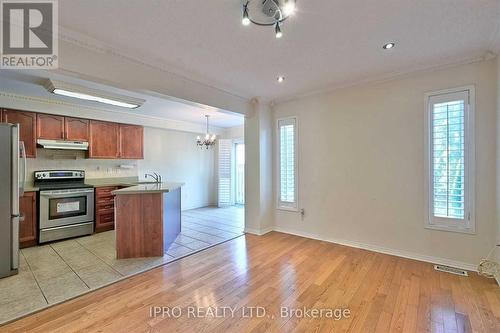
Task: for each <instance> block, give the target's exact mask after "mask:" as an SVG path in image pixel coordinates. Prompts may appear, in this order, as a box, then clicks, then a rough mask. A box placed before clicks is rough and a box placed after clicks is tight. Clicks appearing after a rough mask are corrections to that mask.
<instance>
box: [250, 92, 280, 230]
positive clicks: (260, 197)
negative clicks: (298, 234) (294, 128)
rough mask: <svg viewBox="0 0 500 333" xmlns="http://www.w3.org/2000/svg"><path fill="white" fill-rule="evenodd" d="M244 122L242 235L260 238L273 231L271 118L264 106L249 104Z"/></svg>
mask: <svg viewBox="0 0 500 333" xmlns="http://www.w3.org/2000/svg"><path fill="white" fill-rule="evenodd" d="M252 104H253V109H254V111H253V113H252V115H251V116H247V117H246V118H245V231H246V232H249V233H253V234H263V233H266V232H268V231H270V230H271V229H272V228H273V220H274V216H273V214H272V205H273V197H272V193H273V188H272V183H273V182H272V115H271V110H270V108H269V106H268V105H266V104H263V103H260V102H259V101H258V100H257V99H255V100H254V101H253V103H252Z"/></svg>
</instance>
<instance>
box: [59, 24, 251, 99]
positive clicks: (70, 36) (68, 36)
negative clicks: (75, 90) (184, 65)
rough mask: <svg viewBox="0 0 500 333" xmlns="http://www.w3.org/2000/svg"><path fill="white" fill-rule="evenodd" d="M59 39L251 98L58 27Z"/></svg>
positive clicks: (183, 71) (177, 69) (223, 91)
mask: <svg viewBox="0 0 500 333" xmlns="http://www.w3.org/2000/svg"><path fill="white" fill-rule="evenodd" d="M59 39H60V40H61V41H64V42H67V43H70V44H73V45H75V46H79V47H82V48H85V49H87V50H90V51H94V52H98V53H101V54H108V55H113V56H116V57H120V58H123V59H126V60H128V61H131V62H134V63H137V64H140V65H143V66H146V67H150V68H153V69H155V70H160V71H162V72H164V73H167V74H169V75H173V76H176V77H178V78H179V79H182V80H185V81H188V82H192V83H195V84H199V85H202V86H206V87H208V88H210V89H214V90H217V91H220V92H222V93H224V94H228V95H230V96H233V97H236V98H240V99H244V100H249V99H250V97H251V96H247V95H246V94H245V93H243V92H235V91H233V90H232V89H230V87H228V86H226V85H224V84H222V83H219V82H218V83H216V84H215V85H214V80H209V79H206V78H203V77H201V76H200V75H198V74H196V73H193V72H188V71H185V70H181V69H179V68H175V67H174V66H172V65H168V64H166V63H164V62H161V61H158V60H154V59H150V58H148V57H147V56H137V55H133V54H131V53H129V52H124V51H123V50H120V49H118V47H116V46H114V45H110V44H109V43H104V42H102V41H100V40H98V39H95V38H92V37H89V36H87V35H85V34H82V33H79V32H76V31H74V30H71V29H69V28H67V27H63V26H59Z"/></svg>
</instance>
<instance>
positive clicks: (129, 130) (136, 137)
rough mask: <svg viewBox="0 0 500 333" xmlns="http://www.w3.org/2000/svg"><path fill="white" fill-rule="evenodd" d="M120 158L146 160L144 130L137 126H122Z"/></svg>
mask: <svg viewBox="0 0 500 333" xmlns="http://www.w3.org/2000/svg"><path fill="white" fill-rule="evenodd" d="M120 158H124V159H143V158H144V128H143V127H142V126H135V125H120Z"/></svg>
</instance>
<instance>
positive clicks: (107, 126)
mask: <svg viewBox="0 0 500 333" xmlns="http://www.w3.org/2000/svg"><path fill="white" fill-rule="evenodd" d="M119 132H120V125H119V124H115V123H109V122H104V121H97V120H91V121H90V140H89V157H90V158H101V159H116V158H118V157H119V154H120V143H119Z"/></svg>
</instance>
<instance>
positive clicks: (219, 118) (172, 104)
mask: <svg viewBox="0 0 500 333" xmlns="http://www.w3.org/2000/svg"><path fill="white" fill-rule="evenodd" d="M49 78H50V79H54V80H58V81H62V82H68V83H73V84H78V85H81V86H86V87H91V88H93V89H98V90H102V91H107V92H111V93H115V94H119V95H124V96H130V97H136V98H141V99H144V100H145V101H146V102H145V103H144V104H143V105H142V106H141V107H139V108H137V109H131V110H129V109H124V108H120V107H114V106H108V105H106V104H101V103H96V102H91V101H83V100H79V99H75V98H71V97H65V96H59V95H54V94H52V93H49V92H48V91H47V90H46V89H45V88H44V87H43V83H44V81H45V80H47V79H49ZM0 91H2V92H7V93H11V94H16V95H22V96H31V97H37V98H43V99H50V100H56V101H62V102H66V103H70V104H75V105H79V106H82V107H91V108H98V109H103V110H109V111H119V112H120V113H129V114H133V115H140V116H147V117H154V118H158V119H166V120H178V121H184V122H190V123H196V124H205V122H206V119H205V115H210V124H211V125H213V126H217V127H221V128H229V127H234V126H240V125H243V123H244V118H243V116H241V115H239V114H233V113H229V112H226V111H221V110H218V109H215V108H209V107H205V106H201V105H194V104H188V103H184V102H182V101H177V100H173V99H170V98H168V97H166V96H152V95H150V94H146V93H137V92H130V91H126V90H122V89H117V88H114V87H109V86H106V85H102V84H97V83H95V82H88V81H84V80H81V79H77V78H73V77H69V76H63V75H58V74H54V73H52V72H50V71H40V70H19V71H12V70H2V71H0ZM117 117H119V116H117Z"/></svg>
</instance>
